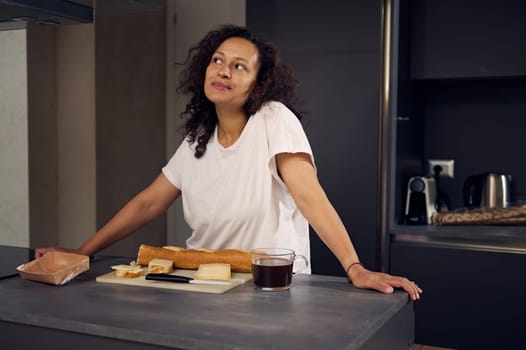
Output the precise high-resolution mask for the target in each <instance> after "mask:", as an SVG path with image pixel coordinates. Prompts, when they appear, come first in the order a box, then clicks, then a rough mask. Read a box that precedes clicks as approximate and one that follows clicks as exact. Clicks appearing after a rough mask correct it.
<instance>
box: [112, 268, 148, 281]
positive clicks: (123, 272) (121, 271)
mask: <svg viewBox="0 0 526 350" xmlns="http://www.w3.org/2000/svg"><path fill="white" fill-rule="evenodd" d="M111 268H112V269H114V270H115V276H117V277H124V278H136V277H140V276H142V275H143V270H142V268H141V267H140V266H138V265H136V266H130V265H113V266H112V267H111Z"/></svg>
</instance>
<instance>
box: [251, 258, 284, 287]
mask: <svg viewBox="0 0 526 350" xmlns="http://www.w3.org/2000/svg"><path fill="white" fill-rule="evenodd" d="M252 276H253V278H254V284H255V285H256V286H258V287H260V288H269V289H274V288H275V289H277V290H279V289H286V288H288V287H289V285H290V283H291V281H292V261H290V260H287V259H281V258H262V259H258V260H256V261H255V262H253V263H252Z"/></svg>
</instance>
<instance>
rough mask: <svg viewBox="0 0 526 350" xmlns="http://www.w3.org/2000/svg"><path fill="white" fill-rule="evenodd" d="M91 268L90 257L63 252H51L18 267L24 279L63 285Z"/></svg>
mask: <svg viewBox="0 0 526 350" xmlns="http://www.w3.org/2000/svg"><path fill="white" fill-rule="evenodd" d="M88 269H89V257H88V256H85V255H78V254H72V253H63V252H49V253H47V254H45V255H44V256H42V257H40V258H38V259H35V260H33V261H30V262H28V263H27V264H23V265H20V266H18V267H17V271H18V273H19V274H20V277H22V278H23V279H28V280H33V281H39V282H45V283H50V284H54V285H62V284H65V283H67V282H69V281H70V280H72V279H73V278H75V277H76V276H78V275H79V274H81V273H82V272H84V271H87V270H88Z"/></svg>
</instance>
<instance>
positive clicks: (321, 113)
mask: <svg viewBox="0 0 526 350" xmlns="http://www.w3.org/2000/svg"><path fill="white" fill-rule="evenodd" d="M247 27H249V28H251V29H253V30H254V32H255V33H256V34H258V35H259V36H260V37H261V38H264V39H267V40H269V41H271V42H273V43H274V44H276V46H277V47H278V48H279V49H280V52H281V54H282V57H283V60H284V61H285V62H286V63H287V64H289V65H290V66H291V67H292V69H293V70H294V72H295V74H296V77H297V78H298V80H299V83H300V92H301V97H302V99H303V101H304V104H302V105H301V106H300V110H301V111H302V112H304V118H303V120H302V123H303V125H304V128H305V131H306V133H307V135H308V137H309V140H310V142H311V146H312V149H313V152H314V157H315V161H316V165H317V169H318V176H319V179H320V182H321V184H322V186H323V187H324V189H325V191H326V192H327V195H328V197H329V199H330V200H331V202H332V203H333V205H334V206H335V208H336V210H337V211H338V213H339V214H340V216H341V217H342V220H343V222H344V224H345V225H346V227H347V228H348V229H349V233H350V235H351V237H352V240H353V243H354V245H355V246H356V249H357V251H358V253H359V254H360V258H361V260H362V261H363V263H364V264H365V265H366V266H368V267H370V268H373V269H378V268H379V260H380V257H379V244H380V242H379V240H380V235H379V232H378V224H377V221H378V216H379V215H378V212H379V206H378V166H379V165H378V164H379V156H378V141H379V136H378V135H379V131H378V128H379V112H380V107H379V103H380V91H381V72H382V52H381V49H382V45H381V37H382V35H381V30H382V1H380V0H375V1H371V0H352V1H341V0H328V1H323V2H319V1H303V0H287V1H277V0H275V1H271V0H248V1H247ZM311 254H312V269H313V272H314V273H322V274H331V275H343V274H344V271H343V269H342V268H341V266H340V264H339V263H338V261H337V260H336V258H335V257H334V256H333V255H332V254H331V253H330V252H329V250H328V249H327V248H326V247H325V245H324V244H323V243H322V242H321V241H320V240H319V238H318V237H317V236H316V235H315V234H311Z"/></svg>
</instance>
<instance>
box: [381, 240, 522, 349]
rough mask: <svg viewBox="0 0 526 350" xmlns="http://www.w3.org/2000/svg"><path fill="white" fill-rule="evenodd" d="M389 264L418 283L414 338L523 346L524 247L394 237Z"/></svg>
mask: <svg viewBox="0 0 526 350" xmlns="http://www.w3.org/2000/svg"><path fill="white" fill-rule="evenodd" d="M390 265H391V272H392V273H395V274H406V275H409V276H411V278H413V279H414V280H416V281H418V283H419V284H420V285H421V286H422V288H423V289H424V293H423V294H422V298H421V299H420V300H419V301H418V302H416V303H415V342H416V343H418V344H428V345H434V346H440V347H448V348H454V349H474V350H475V349H476V350H482V349H524V348H526V337H524V334H523V333H524V324H525V323H524V312H525V311H526V298H525V297H524V296H525V295H526V279H525V278H524V276H526V253H525V252H522V253H520V252H512V251H498V250H486V249H473V248H467V247H464V248H461V247H456V248H451V247H448V246H440V245H435V246H431V245H425V244H422V243H414V242H394V243H393V244H392V245H391V264H390Z"/></svg>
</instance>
